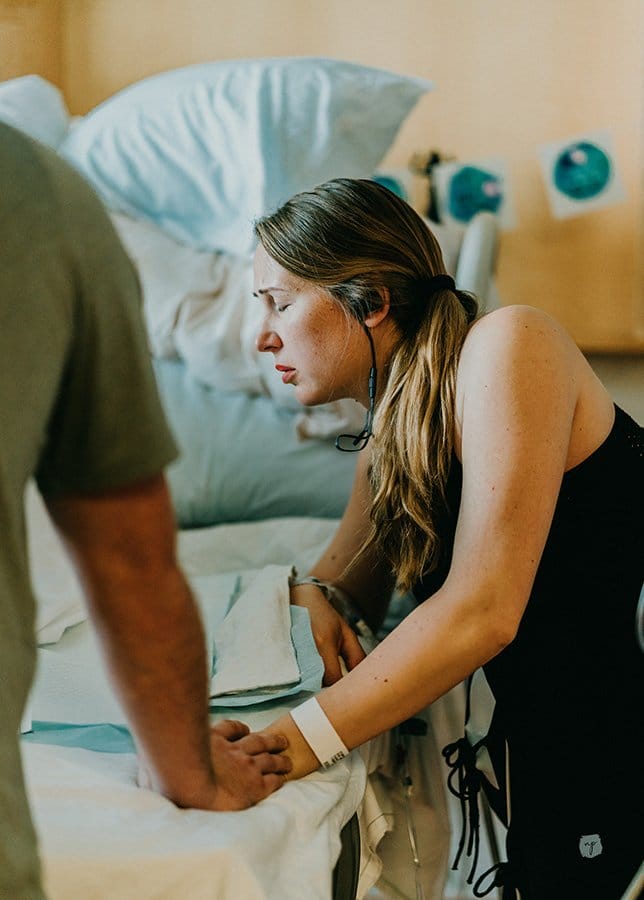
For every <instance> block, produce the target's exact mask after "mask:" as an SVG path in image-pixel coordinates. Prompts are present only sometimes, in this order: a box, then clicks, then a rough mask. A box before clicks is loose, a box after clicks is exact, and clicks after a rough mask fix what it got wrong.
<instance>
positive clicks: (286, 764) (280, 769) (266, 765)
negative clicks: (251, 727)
mask: <svg viewBox="0 0 644 900" xmlns="http://www.w3.org/2000/svg"><path fill="white" fill-rule="evenodd" d="M255 762H256V763H257V765H258V766H259V770H260V772H261V773H262V774H263V775H270V774H277V775H286V774H287V773H288V772H290V771H291V769H292V768H293V763H292V762H291V760H290V759H289V758H288V756H283V755H282V754H280V753H258V754H257V755H256V756H255Z"/></svg>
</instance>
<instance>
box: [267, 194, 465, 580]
mask: <svg viewBox="0 0 644 900" xmlns="http://www.w3.org/2000/svg"><path fill="white" fill-rule="evenodd" d="M255 232H256V234H257V237H258V238H259V240H260V242H261V244H262V246H263V247H264V249H265V250H266V252H267V253H268V255H269V256H271V257H272V258H273V259H274V260H275V261H276V262H277V263H279V264H280V265H281V266H282V267H283V268H285V269H287V270H288V271H289V272H291V273H292V274H294V275H296V276H299V277H300V278H303V279H305V280H307V281H310V282H312V283H314V284H316V285H319V286H321V287H324V288H325V289H326V290H327V291H328V292H329V294H330V295H331V296H332V297H334V298H335V300H336V301H337V302H338V303H339V304H340V306H341V307H342V308H343V309H344V310H345V311H346V312H347V313H349V314H350V315H352V316H354V317H355V318H356V319H358V320H359V321H363V320H364V318H365V317H366V316H368V315H369V313H370V312H372V311H373V310H374V309H378V308H379V307H380V306H381V305H382V302H383V294H382V290H383V288H386V289H387V291H388V295H389V301H390V315H391V316H392V318H393V320H394V322H395V323H396V325H397V327H398V333H399V339H398V341H397V343H396V345H395V347H394V350H393V353H392V356H391V359H390V361H389V370H388V373H387V382H386V387H385V389H384V392H383V395H382V397H381V399H380V401H379V404H378V409H377V412H376V417H375V424H374V438H373V451H372V462H371V466H370V475H369V477H370V482H371V487H372V492H373V501H372V506H371V510H370V519H371V529H370V532H369V534H368V536H367V538H366V540H365V543H364V544H363V546H362V547H361V548H360V551H359V554H358V555H360V553H362V552H364V551H365V550H366V549H367V548H370V549H372V548H373V549H376V550H377V551H378V552H379V553H380V554H382V555H384V558H385V559H387V560H388V562H389V563H390V565H391V567H392V571H393V572H394V573H395V576H396V580H397V583H398V586H399V587H400V588H401V589H404V590H407V589H408V588H410V587H411V586H412V585H413V584H414V582H415V581H416V580H418V579H419V578H420V576H421V575H422V574H423V573H425V572H427V571H429V570H430V569H431V568H433V567H434V566H435V565H436V563H437V560H438V553H439V549H440V536H439V533H438V527H437V521H438V517H439V515H440V514H441V511H442V509H443V508H444V507H445V504H446V491H445V489H446V483H447V476H448V473H449V468H450V464H451V459H452V452H453V444H454V403H455V388H456V369H457V366H458V359H459V355H460V351H461V347H462V346H463V342H464V340H465V336H466V334H467V332H468V330H469V328H470V325H471V323H472V322H473V320H474V319H475V317H476V315H477V311H478V305H477V302H476V299H475V298H474V297H473V296H472V295H471V294H468V293H466V292H464V291H457V290H454V291H452V290H449V289H442V290H439V291H437V292H433V293H432V292H431V290H429V289H428V285H427V281H428V279H429V278H431V276H433V275H439V274H446V273H445V265H444V263H443V258H442V254H441V250H440V247H439V245H438V242H437V240H436V238H435V237H434V235H433V234H432V233H431V231H430V229H429V228H428V227H427V225H426V224H425V222H424V221H423V219H421V217H420V216H419V215H418V214H417V213H416V212H414V210H413V209H412V208H411V207H410V206H409V205H408V204H407V203H405V201H404V200H401V199H400V198H399V197H397V196H396V195H395V194H393V193H392V192H391V191H389V190H387V188H384V187H382V186H381V185H379V184H377V183H376V182H373V181H367V180H358V179H346V178H338V179H334V180H333V181H328V182H326V183H325V184H322V185H320V186H319V187H317V188H315V189H314V190H312V191H306V192H303V193H301V194H297V195H296V196H295V197H293V198H292V199H291V200H289V201H288V202H287V203H285V204H284V205H283V206H282V207H281V208H280V209H278V210H277V211H276V212H275V213H273V214H272V215H269V216H265V217H264V218H262V219H259V221H258V222H256V224H255Z"/></svg>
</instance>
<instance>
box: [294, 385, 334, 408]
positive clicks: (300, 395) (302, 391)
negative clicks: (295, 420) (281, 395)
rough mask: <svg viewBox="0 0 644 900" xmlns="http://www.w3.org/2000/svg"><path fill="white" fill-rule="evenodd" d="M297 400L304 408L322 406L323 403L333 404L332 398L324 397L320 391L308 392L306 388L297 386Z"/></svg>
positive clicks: (309, 390)
mask: <svg viewBox="0 0 644 900" xmlns="http://www.w3.org/2000/svg"><path fill="white" fill-rule="evenodd" d="M295 399H296V400H297V402H298V403H300V404H301V405H302V406H321V405H322V404H323V403H331V401H332V399H333V398H332V397H329V396H328V395H327V396H324V397H323V396H322V395H321V394H320V393H319V392H318V391H316V390H311V389H310V388H309V389H308V390H307V389H306V388H305V387H304V386H301V385H296V387H295Z"/></svg>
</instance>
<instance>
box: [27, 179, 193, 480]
mask: <svg viewBox="0 0 644 900" xmlns="http://www.w3.org/2000/svg"><path fill="white" fill-rule="evenodd" d="M50 168H51V183H52V190H53V194H54V198H55V199H56V198H57V200H58V203H57V206H58V209H59V211H60V219H61V251H62V252H63V253H66V254H67V256H68V264H67V271H68V272H69V274H70V277H71V278H73V280H74V289H73V291H72V292H71V297H72V303H71V309H70V315H71V323H70V331H71V338H70V341H69V352H68V356H67V359H66V362H65V367H64V371H63V374H62V379H61V383H60V389H59V392H58V396H57V401H56V404H55V407H54V410H53V413H52V415H51V418H50V421H49V423H48V427H47V432H46V443H45V447H44V448H43V452H42V453H41V455H40V465H39V469H38V472H37V481H38V484H39V487H40V489H41V490H42V492H43V493H44V494H48V495H56V494H63V493H70V492H100V491H103V490H108V489H110V488H117V487H124V486H126V485H129V484H134V483H136V482H137V481H142V480H144V479H146V478H149V477H152V476H154V475H156V474H158V473H159V472H161V471H162V470H163V468H164V467H165V466H166V465H167V464H168V463H169V462H170V461H171V460H172V459H174V458H175V456H176V455H177V450H176V444H175V442H174V439H173V436H172V434H171V432H170V430H169V427H168V425H167V423H166V420H165V416H164V413H163V410H162V407H161V402H160V399H159V395H158V390H157V386H156V381H155V378H154V374H153V370H152V365H151V360H150V354H149V350H148V343H147V337H146V333H145V327H144V323H143V316H142V301H141V293H140V288H139V282H138V278H137V275H136V272H135V270H134V266H133V264H132V262H131V261H130V259H129V257H128V256H127V254H126V252H125V250H124V249H123V247H122V245H121V243H120V241H119V239H118V237H117V235H116V232H115V230H114V228H113V226H112V223H111V222H110V219H109V216H108V215H107V214H106V212H105V210H104V209H103V206H102V204H101V202H100V200H99V199H98V198H97V197H96V196H95V194H94V193H93V191H92V190H91V189H90V188H89V186H88V185H87V184H85V182H84V181H83V179H82V178H81V177H80V176H79V175H78V174H77V173H75V172H73V171H72V170H71V169H70V168H69V167H68V166H67V165H65V164H62V163H61V164H58V165H56V164H54V163H51V164H50Z"/></svg>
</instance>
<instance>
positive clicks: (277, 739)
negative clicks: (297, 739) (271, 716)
mask: <svg viewBox="0 0 644 900" xmlns="http://www.w3.org/2000/svg"><path fill="white" fill-rule="evenodd" d="M238 744H239V748H240V749H241V750H243V751H244V753H248V755H249V756H256V755H257V754H260V753H266V754H271V753H281V752H282V751H283V750H286V748H287V747H288V741H287V740H286V738H285V737H284V736H283V735H281V734H249V735H247V736H246V737H243V738H241V739H240V740H239V742H238Z"/></svg>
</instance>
